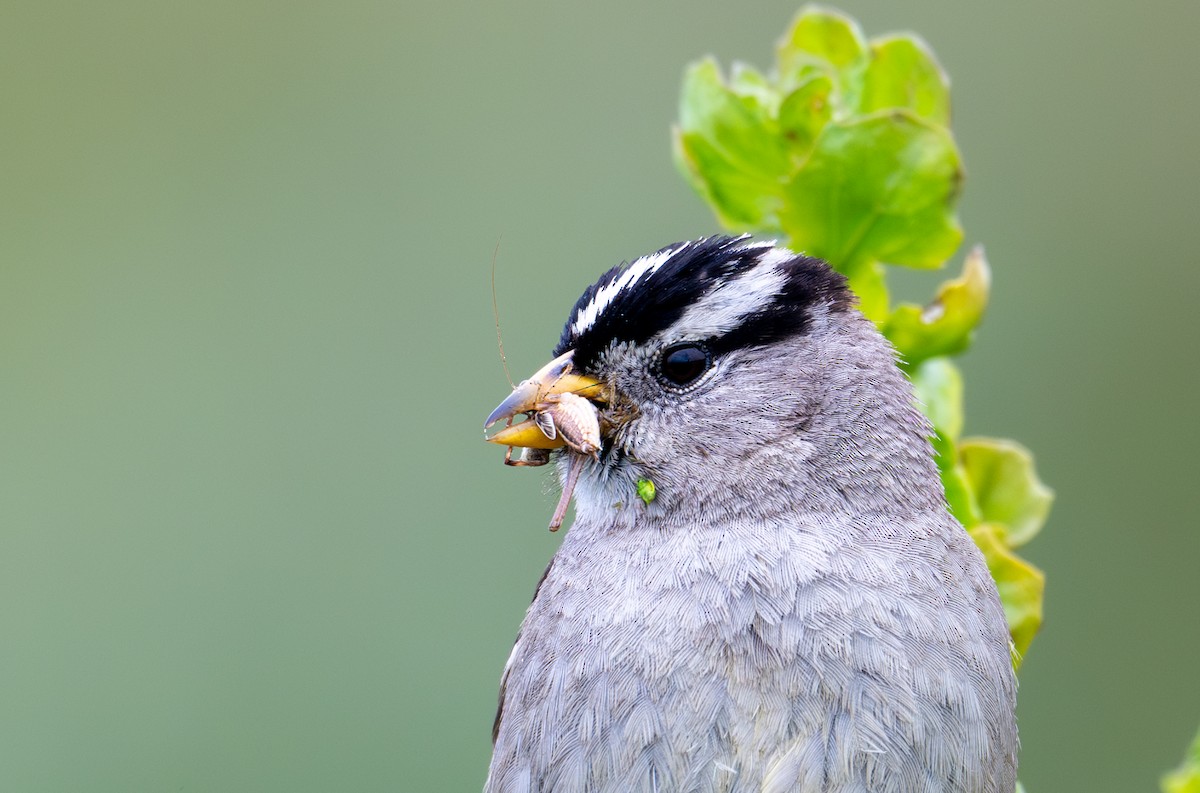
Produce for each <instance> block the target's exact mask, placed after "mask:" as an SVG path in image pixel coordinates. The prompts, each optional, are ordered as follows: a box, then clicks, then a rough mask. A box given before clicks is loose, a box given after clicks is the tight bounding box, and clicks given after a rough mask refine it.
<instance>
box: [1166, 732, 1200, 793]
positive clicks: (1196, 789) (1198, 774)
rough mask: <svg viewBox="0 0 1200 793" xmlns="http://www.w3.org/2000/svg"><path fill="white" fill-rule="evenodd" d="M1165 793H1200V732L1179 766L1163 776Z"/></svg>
mask: <svg viewBox="0 0 1200 793" xmlns="http://www.w3.org/2000/svg"><path fill="white" fill-rule="evenodd" d="M1162 790H1163V793H1200V733H1197V734H1196V738H1195V740H1193V741H1192V745H1191V748H1189V749H1188V752H1187V755H1186V756H1185V757H1184V758H1183V762H1182V763H1180V764H1179V767H1178V768H1176V769H1175V770H1174V771H1171V772H1170V773H1169V774H1167V775H1165V776H1164V777H1163V778H1162Z"/></svg>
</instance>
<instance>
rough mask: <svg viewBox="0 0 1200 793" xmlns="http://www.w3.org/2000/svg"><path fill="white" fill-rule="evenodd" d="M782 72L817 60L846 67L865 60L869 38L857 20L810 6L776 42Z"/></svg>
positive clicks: (786, 73) (799, 69) (788, 72)
mask: <svg viewBox="0 0 1200 793" xmlns="http://www.w3.org/2000/svg"><path fill="white" fill-rule="evenodd" d="M775 52H776V60H777V63H778V64H779V74H780V76H782V77H784V78H785V79H786V78H787V77H789V76H794V75H797V74H801V73H803V70H804V67H805V66H808V65H811V64H813V63H814V62H818V63H819V62H825V63H828V64H829V65H831V66H833V67H834V68H839V69H844V68H846V67H849V66H852V65H854V64H856V63H857V62H858V61H860V60H862V58H863V57H864V55H865V54H866V42H865V41H864V40H863V35H862V31H861V30H860V29H859V27H858V23H857V22H855V21H854V20H853V19H851V18H850V17H848V16H846V15H845V14H840V13H838V12H836V11H832V10H829V9H823V8H819V7H817V6H807V7H805V8H804V9H803V10H801V11H800V13H799V14H798V15H797V16H796V18H795V20H794V21H793V22H792V26H791V28H789V29H788V32H787V33H785V34H784V35H783V38H782V39H780V40H779V43H778V45H776V51H775Z"/></svg>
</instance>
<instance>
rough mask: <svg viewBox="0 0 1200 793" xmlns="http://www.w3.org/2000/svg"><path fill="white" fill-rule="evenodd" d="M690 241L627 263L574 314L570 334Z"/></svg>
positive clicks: (579, 330)
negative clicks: (622, 269)
mask: <svg viewBox="0 0 1200 793" xmlns="http://www.w3.org/2000/svg"><path fill="white" fill-rule="evenodd" d="M690 245H691V242H685V243H684V244H683V245H680V246H679V247H678V248H676V249H674V250H667V251H659V252H658V253H652V254H650V255H649V256H643V257H641V258H640V259H637V260H635V261H634V262H633V264H631V265H629V267H627V268H626V269H625V271H624V272H623V273H621V275H620V277H618V278H617V279H615V280H614V281H613V282H612V283H609V284H606V285H604V286H602V287H600V288H599V289H597V290H596V294H595V295H594V296H593V297H592V299H591V302H589V303H588V304H587V305H586V306H584V307H583V308H582V309H580V311H579V312H578V313H577V314H576V315H575V321H574V322H573V323H571V334H572V335H573V336H576V337H578V336H579V335H580V334H581V333H583V332H584V331H585V330H587V329H588V328H590V327H591V326H592V325H594V324H595V323H596V318H597V317H599V316H600V313H601V312H602V311H604V309H606V308H608V307H609V306H610V305H612V302H613V301H614V300H616V299H617V295H619V294H621V291H622V290H623V289H627V288H628V287H630V286H632V285H633V284H635V283H637V282H638V281H640V280H641V279H642V278H644V277H645V276H647V275H651V274H653V273H654V272H656V271H657V270H658V268H659V267H662V266H663V265H664V264H666V263H667V261H668V260H670V258H671V257H672V256H674V255H675V254H677V253H682V252H683V251H685V250H687V248H688V247H689V246H690Z"/></svg>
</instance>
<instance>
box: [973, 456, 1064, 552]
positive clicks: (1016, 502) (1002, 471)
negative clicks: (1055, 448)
mask: <svg viewBox="0 0 1200 793" xmlns="http://www.w3.org/2000/svg"><path fill="white" fill-rule="evenodd" d="M958 453H959V459H960V460H961V462H962V464H963V467H964V468H965V469H966V472H967V479H968V480H969V482H970V485H971V492H972V494H973V496H974V501H975V505H976V506H977V508H978V512H979V515H980V517H981V518H982V520H984V521H986V522H988V523H992V524H999V525H1000V526H1002V527H1003V528H1002V530H1003V533H1004V540H1005V542H1006V543H1007V544H1008V545H1009V546H1011V547H1014V548H1015V547H1018V546H1020V545H1024V544H1025V543H1027V542H1029V540H1031V539H1033V537H1034V535H1036V534H1037V533H1038V531H1040V530H1041V528H1042V524H1043V523H1045V521H1046V516H1047V515H1048V514H1049V513H1050V505H1051V503H1053V501H1054V491H1052V490H1051V489H1050V488H1048V487H1046V486H1045V485H1044V484H1042V480H1041V479H1039V478H1038V475H1037V471H1036V470H1035V469H1034V466H1033V455H1031V454H1030V453H1029V450H1028V449H1026V448H1025V447H1024V446H1022V445H1021V444H1019V443H1017V442H1016V441H1010V440H998V439H995V438H969V439H967V440H964V441H963V442H962V444H961V445H960V446H959V450H958Z"/></svg>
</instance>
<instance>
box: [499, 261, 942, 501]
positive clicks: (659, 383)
mask: <svg viewBox="0 0 1200 793" xmlns="http://www.w3.org/2000/svg"><path fill="white" fill-rule="evenodd" d="M521 414H524V415H525V416H526V417H527V418H526V419H525V420H524V421H521V422H519V423H513V419H514V418H516V417H517V416H519V415H521ZM500 420H504V421H505V423H506V426H505V427H504V428H503V429H501V430H500V431H498V432H496V433H494V434H493V435H491V436H490V437H489V438H488V440H490V441H492V442H495V443H499V444H502V445H506V446H515V447H523V448H524V449H525V450H526V451H525V452H524V453H523V455H524V456H523V457H522V458H520V460H521V461H523V462H525V463H526V464H539V463H541V462H544V461H545V460H546V459H547V458H548V456H549V452H550V450H553V449H561V450H562V451H561V452H560V454H561V460H562V464H561V467H562V470H563V471H564V474H566V482H567V484H566V486H565V488H564V490H565V492H564V501H563V503H562V504H561V505H560V507H565V500H566V498H567V497H569V496H570V489H571V487H573V486H574V485H575V479H576V477H578V489H577V490H576V498H577V504H578V509H579V511H580V514H583V513H584V512H588V511H596V510H602V511H615V512H614V514H625V515H628V514H630V513H631V512H633V511H634V510H638V511H643V512H644V514H645V515H647V516H650V517H651V518H653V519H657V520H662V521H667V522H671V521H675V520H679V521H684V522H687V521H694V520H696V519H697V517H698V516H699V515H703V516H705V517H707V518H712V517H713V516H714V515H715V514H718V513H722V512H725V513H729V514H737V515H754V514H759V515H770V514H778V513H779V512H781V511H788V510H795V509H798V508H811V509H814V510H823V511H829V510H831V509H838V508H840V507H847V508H848V507H850V506H851V505H853V507H854V508H855V509H861V508H863V507H864V506H865V507H867V508H871V507H872V506H873V505H875V504H881V505H882V504H896V503H900V504H908V503H910V502H912V501H913V500H914V499H916V500H918V501H921V502H922V503H924V502H926V501H929V500H930V499H933V500H934V501H940V499H941V498H942V494H941V493H940V492H930V486H929V484H928V483H929V482H930V481H932V482H934V483H936V482H937V476H936V472H934V471H933V468H932V463H931V461H930V453H929V447H928V443H927V441H926V440H925V438H926V436H927V434H928V427H927V425H926V424H925V423H924V421H923V419H922V418H921V417H920V414H919V413H918V411H916V410H915V409H914V407H913V405H912V395H911V390H910V389H909V386H908V384H907V382H906V381H905V379H904V377H903V375H902V374H901V373H900V372H899V370H898V369H897V367H896V365H895V359H894V353H893V352H892V350H891V347H890V346H889V345H888V344H887V342H886V341H885V340H884V339H883V338H882V336H880V335H879V333H878V332H877V331H876V330H875V328H874V326H873V325H872V324H871V323H870V322H869V321H867V320H866V319H865V318H863V317H862V315H861V314H860V313H859V312H858V310H857V309H856V308H855V300H854V297H853V294H852V293H851V291H850V290H849V288H848V286H847V284H846V280H845V278H844V277H843V276H841V275H840V274H838V273H836V272H835V271H833V270H832V269H831V268H830V267H829V266H828V265H826V264H825V263H824V262H822V261H820V260H818V259H814V258H811V257H808V256H803V255H798V254H796V253H793V252H792V251H789V250H786V249H783V248H778V247H775V246H774V244H773V243H770V242H766V243H764V242H752V241H750V240H749V239H747V238H745V237H742V238H729V237H713V238H708V239H701V240H697V241H691V242H681V243H677V244H675V245H671V246H668V247H666V248H663V249H662V250H660V251H658V252H657V253H653V254H650V255H649V256H644V257H642V258H640V259H637V260H635V261H634V262H633V263H632V264H628V265H622V266H618V267H615V268H613V269H612V270H609V271H608V272H607V273H605V274H604V275H603V276H601V277H600V279H599V280H598V281H596V283H595V284H593V285H592V286H590V287H588V289H587V290H586V291H585V292H584V293H583V295H582V296H581V297H580V298H579V300H578V302H576V304H575V307H574V308H573V309H572V311H571V314H570V317H569V319H568V320H567V323H566V325H565V327H564V328H563V332H562V336H561V338H560V340H559V342H558V345H557V346H556V347H555V349H554V359H553V360H552V361H551V362H550V363H549V364H547V365H546V366H545V367H543V368H542V369H541V370H540V371H539V372H538V373H536V374H535V375H534V376H533V377H531V378H529V379H528V380H525V381H523V382H522V383H521V384H520V385H518V386H517V388H516V389H515V390H514V391H513V393H512V394H511V395H510V396H509V397H508V398H507V399H505V400H504V401H503V402H502V403H501V404H500V406H499V407H497V408H496V410H495V411H493V413H492V414H491V415H490V416H489V417H488V419H487V425H491V424H493V423H495V422H497V421H500ZM647 482H651V483H653V491H654V493H655V497H654V499H653V501H651V500H650V499H648V498H646V485H645V483H647ZM934 490H935V491H936V485H935V488H934ZM639 494H640V495H641V499H639ZM643 502H644V503H643ZM806 502H811V504H808V505H807V507H806Z"/></svg>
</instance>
